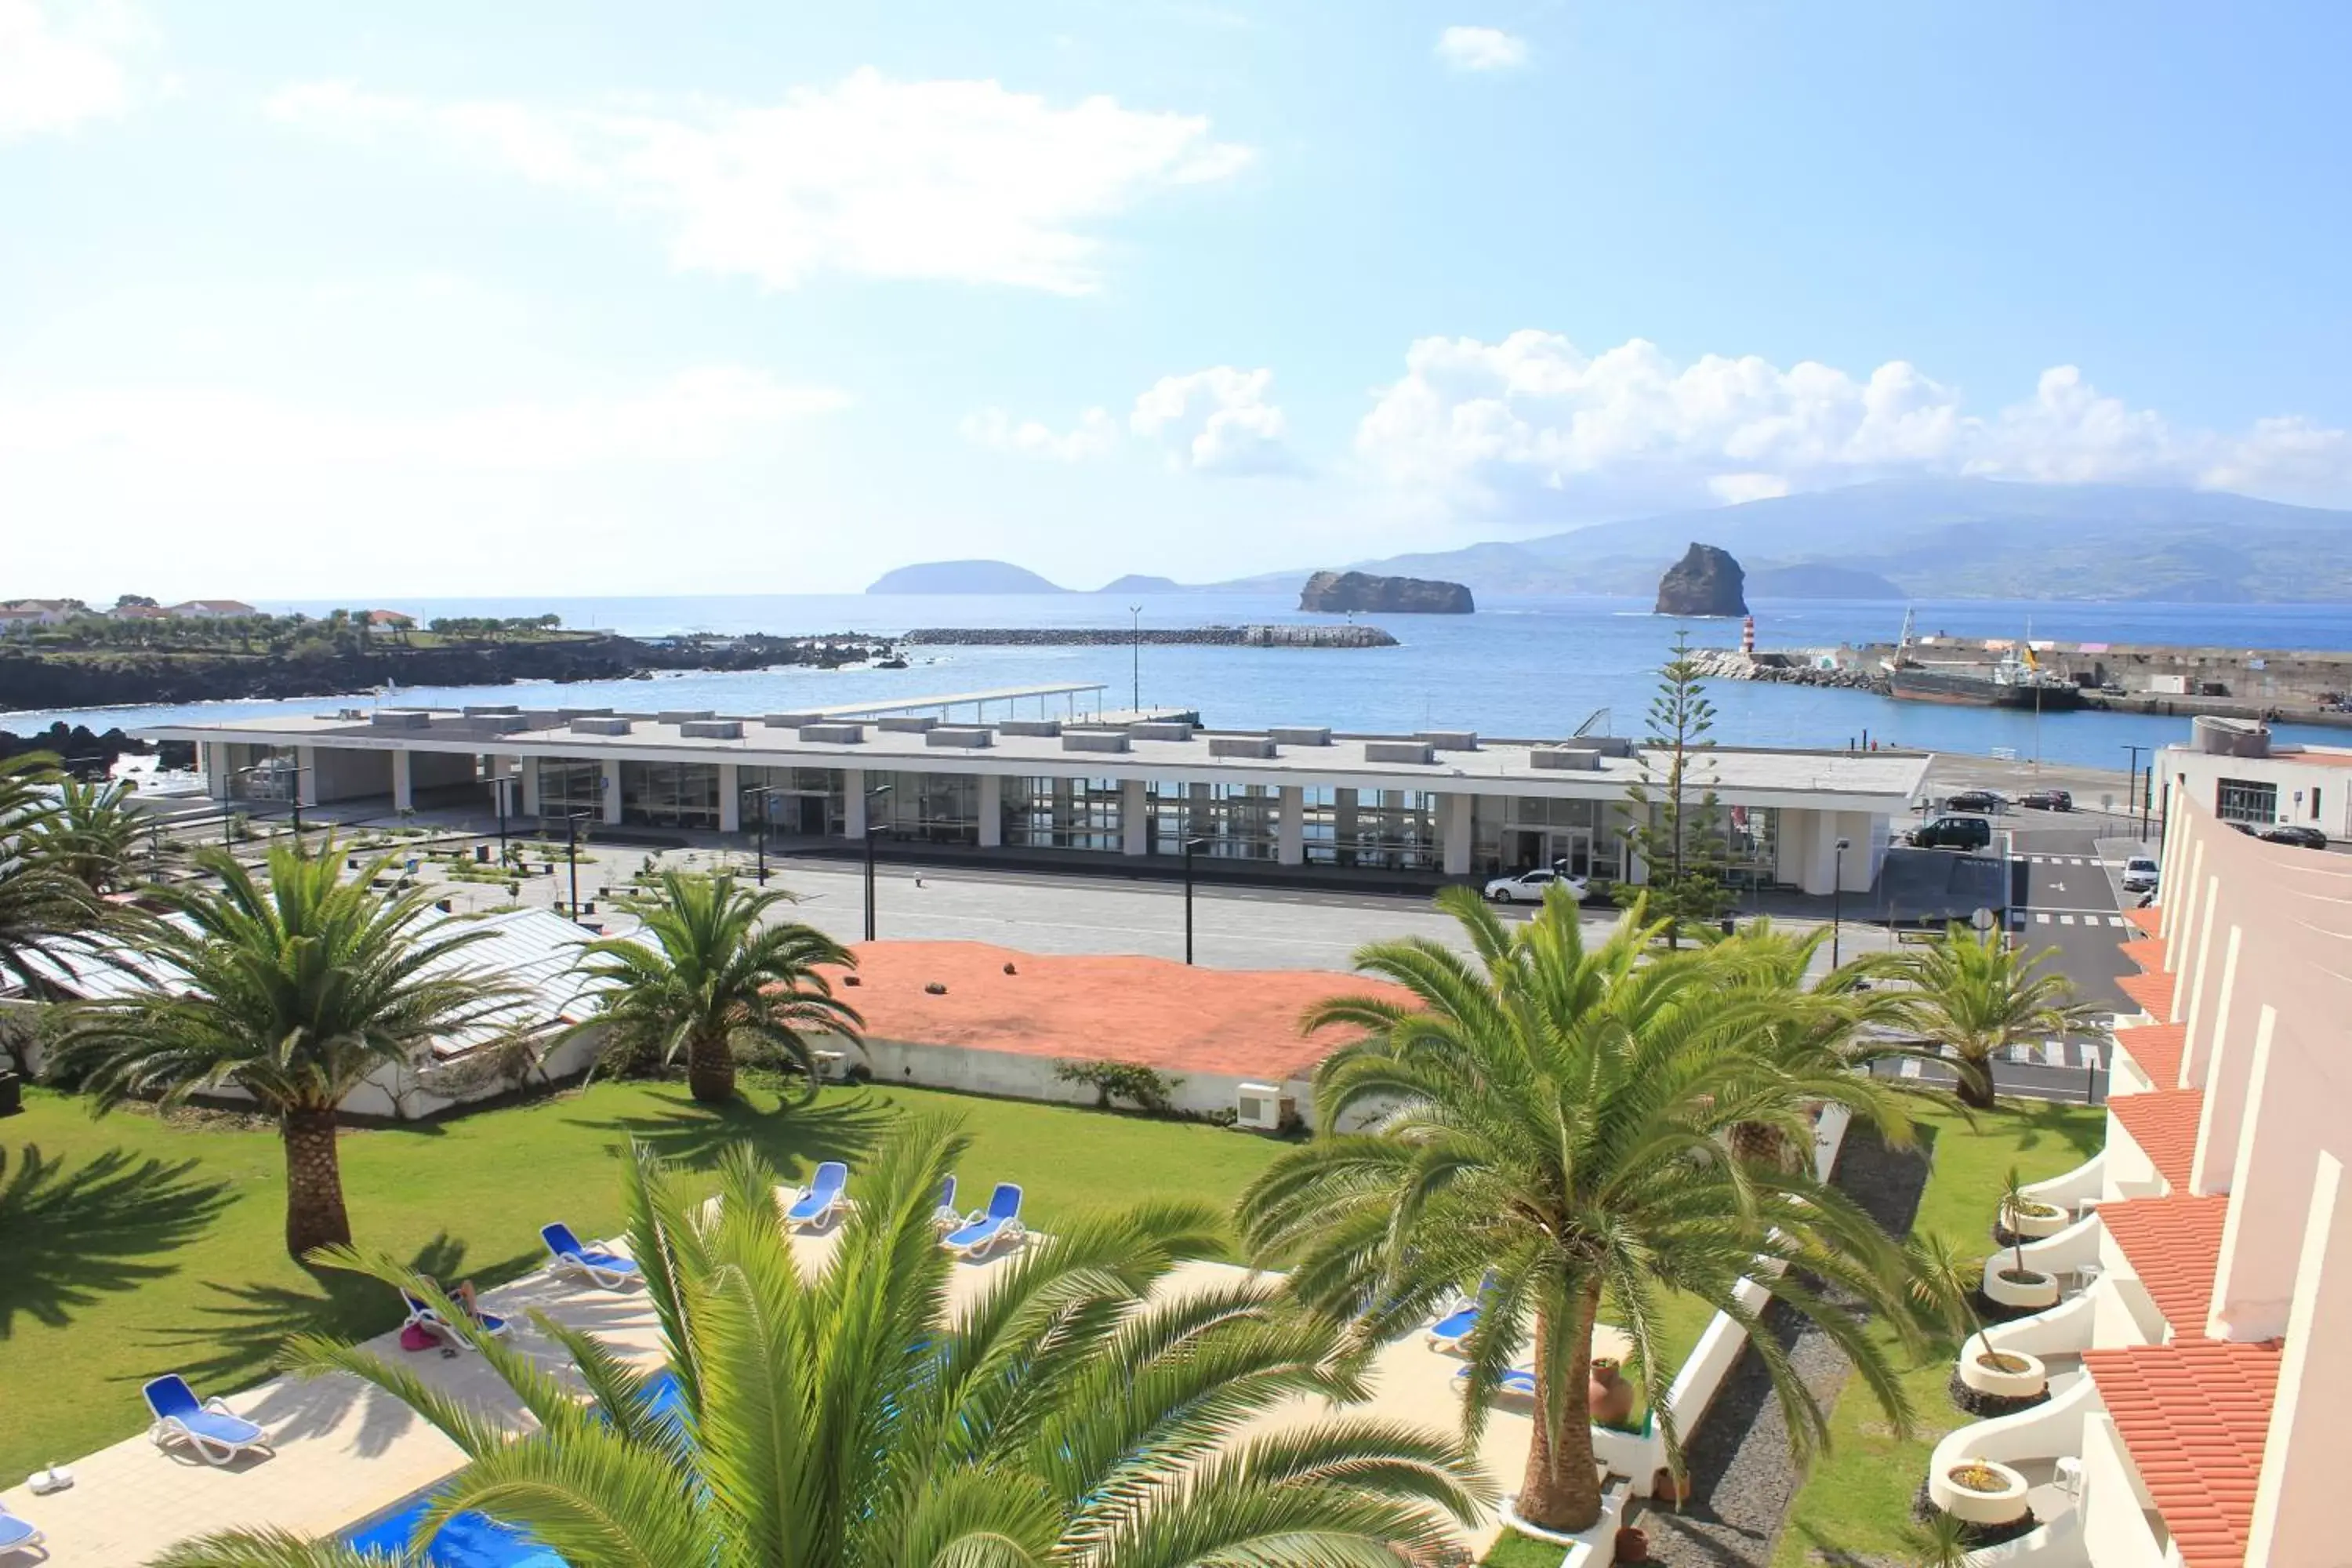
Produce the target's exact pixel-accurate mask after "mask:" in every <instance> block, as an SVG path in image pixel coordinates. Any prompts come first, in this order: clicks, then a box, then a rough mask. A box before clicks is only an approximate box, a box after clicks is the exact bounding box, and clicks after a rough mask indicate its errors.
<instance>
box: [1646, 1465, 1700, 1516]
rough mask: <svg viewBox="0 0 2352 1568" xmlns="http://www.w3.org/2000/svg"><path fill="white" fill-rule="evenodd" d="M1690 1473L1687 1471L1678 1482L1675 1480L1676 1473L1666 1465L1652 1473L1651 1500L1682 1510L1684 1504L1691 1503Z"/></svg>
mask: <svg viewBox="0 0 2352 1568" xmlns="http://www.w3.org/2000/svg"><path fill="white" fill-rule="evenodd" d="M1690 1499H1691V1479H1690V1472H1688V1471H1687V1470H1685V1472H1684V1473H1683V1477H1682V1479H1680V1480H1676V1479H1675V1472H1674V1471H1673V1470H1672V1469H1670V1468H1667V1467H1666V1466H1664V1465H1660V1466H1659V1467H1658V1468H1656V1469H1655V1470H1654V1471H1652V1472H1651V1474H1650V1500H1651V1501H1652V1502H1654V1503H1665V1504H1669V1505H1671V1506H1672V1507H1675V1508H1680V1507H1682V1506H1683V1504H1685V1503H1686V1502H1688V1501H1690Z"/></svg>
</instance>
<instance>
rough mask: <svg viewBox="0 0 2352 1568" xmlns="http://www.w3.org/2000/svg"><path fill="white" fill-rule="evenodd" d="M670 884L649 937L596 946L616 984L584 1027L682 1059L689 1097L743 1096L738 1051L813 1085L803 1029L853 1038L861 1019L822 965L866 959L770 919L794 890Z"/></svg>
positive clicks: (648, 916)
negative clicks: (778, 1056) (795, 1068)
mask: <svg viewBox="0 0 2352 1568" xmlns="http://www.w3.org/2000/svg"><path fill="white" fill-rule="evenodd" d="M659 887H660V894H659V896H658V898H657V899H656V900H649V901H648V902H647V904H646V906H645V910H644V914H645V927H644V930H643V931H642V932H640V933H638V934H636V935H633V936H627V937H615V938H611V939H608V940H606V941H604V942H591V943H590V944H589V945H588V950H587V952H586V954H585V955H583V964H584V966H585V967H586V970H587V973H588V975H589V977H590V978H591V979H592V980H594V981H598V982H601V983H602V984H604V986H606V987H609V988H610V989H609V993H608V998H609V999H608V1000H607V1001H606V1003H605V1005H604V1010H603V1011H602V1012H600V1013H598V1014H597V1015H596V1016H595V1017H593V1019H591V1020H589V1021H588V1022H587V1023H585V1024H583V1026H582V1027H583V1028H593V1029H601V1030H604V1031H606V1032H607V1033H608V1034H609V1037H611V1039H612V1041H613V1047H612V1051H611V1053H610V1054H612V1055H621V1056H632V1057H634V1056H640V1055H645V1054H655V1055H658V1056H659V1057H660V1058H661V1059H663V1060H665V1061H674V1060H676V1059H677V1058H678V1057H679V1056H680V1055H683V1056H684V1057H685V1058H686V1081H687V1088H688V1092H690V1093H691V1094H692V1095H693V1096H694V1098H695V1099H697V1100H700V1101H702V1102H703V1103H705V1104H719V1103H720V1102H723V1101H725V1100H732V1099H734V1098H735V1052H736V1049H737V1047H766V1048H767V1049H769V1050H771V1051H775V1052H780V1053H782V1055H784V1056H785V1057H787V1058H791V1059H792V1060H793V1061H794V1062H797V1063H798V1064H799V1065H800V1067H801V1068H802V1070H803V1071H804V1072H807V1073H809V1074H810V1076H811V1078H812V1079H814V1068H815V1065H816V1064H815V1059H814V1057H812V1056H811V1054H810V1050H809V1046H808V1041H807V1039H806V1038H805V1037H804V1031H808V1030H829V1031H832V1032H834V1033H836V1034H843V1035H851V1036H854V1035H855V1034H856V1030H857V1028H858V1027H859V1026H860V1023H861V1020H860V1019H859V1018H858V1016H857V1012H856V1009H855V1008H853V1007H851V1006H850V1005H848V1004H847V1003H845V1002H843V1001H841V1000H839V999H838V998H836V997H835V995H834V994H833V986H832V984H831V983H830V982H828V981H827V980H826V979H825V978H824V975H823V974H821V973H818V972H817V966H818V965H820V964H827V963H831V964H838V965H840V966H842V967H843V968H851V967H854V966H855V965H856V962H857V961H856V959H855V958H854V957H852V956H851V955H850V953H849V951H848V950H847V949H846V948H844V947H843V946H842V945H841V944H840V943H839V942H835V941H834V940H833V939H832V938H831V937H829V936H827V935H825V934H824V932H823V931H818V930H816V929H815V928H814V927H813V926H806V925H802V924H800V923H799V922H797V921H778V922H776V923H775V924H772V925H771V924H768V923H766V921H767V918H768V914H769V911H771V910H774V909H775V908H777V907H778V906H779V905H782V904H786V903H790V902H791V901H792V895H791V894H789V893H784V892H760V891H756V890H754V889H748V888H739V887H737V886H736V885H735V879H734V878H732V877H730V876H728V875H726V874H725V873H723V872H722V873H719V874H718V875H714V876H699V875H693V874H689V873H687V872H682V871H664V872H663V873H662V874H661V879H660V882H659ZM646 937H650V938H652V939H653V940H652V942H651V943H650V944H649V943H647V942H646V941H644V940H643V939H644V938H646Z"/></svg>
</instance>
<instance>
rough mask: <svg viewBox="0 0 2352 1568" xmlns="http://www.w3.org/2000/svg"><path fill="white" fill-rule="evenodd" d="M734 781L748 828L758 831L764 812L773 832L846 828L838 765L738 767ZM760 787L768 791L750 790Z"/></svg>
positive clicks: (815, 833) (812, 833)
mask: <svg viewBox="0 0 2352 1568" xmlns="http://www.w3.org/2000/svg"><path fill="white" fill-rule="evenodd" d="M735 782H736V786H737V788H738V789H740V791H741V794H742V822H743V826H744V827H745V829H746V830H747V831H751V832H757V831H758V830H759V826H760V822H761V816H763V815H764V816H765V817H766V819H767V823H768V831H769V832H770V833H772V834H779V833H781V834H799V835H801V836H803V837H810V838H818V837H826V836H828V835H830V836H833V837H839V836H840V835H841V834H843V833H845V832H846V831H847V830H848V829H847V826H846V823H847V817H846V813H845V799H844V797H843V795H842V783H841V770H840V769H838V768H756V767H747V768H739V769H737V770H736V779H735ZM760 789H764V790H766V791H767V792H768V793H767V794H765V795H754V794H753V793H752V792H753V791H754V790H760Z"/></svg>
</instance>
